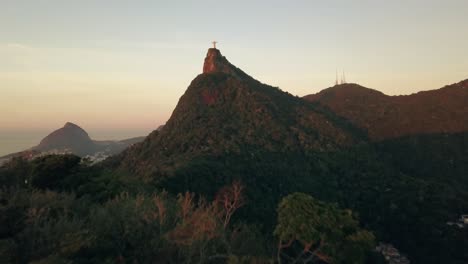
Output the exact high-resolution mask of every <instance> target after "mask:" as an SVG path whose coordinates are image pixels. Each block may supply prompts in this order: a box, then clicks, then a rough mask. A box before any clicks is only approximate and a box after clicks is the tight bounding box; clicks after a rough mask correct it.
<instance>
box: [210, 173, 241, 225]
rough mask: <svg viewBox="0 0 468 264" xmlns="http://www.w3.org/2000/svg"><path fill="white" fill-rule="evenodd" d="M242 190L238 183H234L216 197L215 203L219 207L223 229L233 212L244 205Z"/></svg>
mask: <svg viewBox="0 0 468 264" xmlns="http://www.w3.org/2000/svg"><path fill="white" fill-rule="evenodd" d="M244 188H245V187H244V185H243V184H242V183H241V182H240V181H234V182H233V183H232V184H231V185H230V186H226V187H224V188H222V189H221V190H220V191H219V192H218V194H217V195H216V199H215V203H216V204H217V205H218V206H220V207H221V210H220V216H221V218H222V221H223V226H224V228H226V227H227V225H228V224H229V222H230V221H231V217H232V215H233V214H234V212H235V211H237V209H239V208H240V207H242V206H243V205H244V204H245V197H244V193H243V191H244Z"/></svg>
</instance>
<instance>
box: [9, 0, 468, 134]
mask: <svg viewBox="0 0 468 264" xmlns="http://www.w3.org/2000/svg"><path fill="white" fill-rule="evenodd" d="M212 40H217V41H219V44H218V47H219V49H220V50H221V52H222V53H223V55H225V56H226V57H227V58H228V60H230V62H231V63H233V64H234V65H236V66H237V67H240V68H241V69H243V70H244V71H245V72H247V73H248V74H250V75H252V76H253V77H255V78H256V79H258V80H260V81H262V82H264V83H267V84H270V85H273V86H279V87H280V88H281V89H283V90H285V91H288V92H290V93H292V94H295V95H300V96H303V95H306V94H311V93H316V92H318V91H320V90H321V89H324V88H327V87H329V86H331V85H332V84H333V83H334V79H335V70H336V69H338V71H341V70H342V69H344V70H345V71H346V75H347V80H348V81H349V82H356V83H359V84H361V85H363V86H366V87H369V88H373V89H377V90H380V91H382V92H384V93H386V94H390V95H397V94H410V93H414V92H417V91H421V90H430V89H437V88H440V87H442V86H444V85H446V84H451V83H455V82H459V81H461V80H463V79H466V78H468V48H467V47H468V1H466V0H460V1H455V0H446V1H442V0H440V1H430V0H425V1H423V0H421V1H414V0H399V1H397V0H395V1H370V0H369V1H351V0H350V1H311V0H307V1H306V0H304V1H292V0H291V1H284V0H281V1H275V0H268V1H252V0H250V1H240V0H236V1H232V0H231V1H221V0H218V1H202V0H197V1H174V0H171V1H169V0H168V1H157V0H147V1H130V0H128V1H118V0H112V1H94V0H80V1H76V0H73V1H66V0H57V1H52V0H42V1H39V0H30V1H23V0H0V130H4V131H6V130H9V131H17V130H34V129H36V130H37V129H55V128H59V127H61V126H62V125H63V124H64V123H65V122H66V121H71V122H74V123H77V124H79V125H80V126H82V127H84V128H85V129H86V130H88V131H91V132H93V131H109V130H116V131H117V130H121V131H123V130H125V131H135V133H136V134H137V133H140V134H142V133H144V132H149V131H150V130H152V129H154V128H156V127H157V126H159V125H160V124H163V123H164V122H165V121H166V120H167V119H168V118H169V116H170V114H171V112H172V110H173V109H174V107H175V105H176V104H177V101H178V99H179V97H180V96H181V95H182V94H183V93H184V91H185V89H186V88H187V86H188V85H189V84H190V81H191V80H192V79H194V78H195V77H196V75H197V74H200V73H201V71H202V65H203V59H204V57H205V55H206V51H207V49H208V48H209V47H210V45H211V44H210V42H211V41H212ZM137 135H138V134H137Z"/></svg>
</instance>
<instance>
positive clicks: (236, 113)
mask: <svg viewBox="0 0 468 264" xmlns="http://www.w3.org/2000/svg"><path fill="white" fill-rule="evenodd" d="M361 140H362V136H361V133H360V132H359V131H358V130H356V129H354V128H353V127H352V126H350V124H348V123H347V122H345V121H343V120H342V119H341V118H339V117H337V116H336V115H334V114H333V113H331V112H330V111H327V110H324V109H322V108H321V107H319V106H315V105H313V104H309V103H307V102H304V101H303V100H301V99H300V98H297V97H294V96H292V95H290V94H288V93H286V92H283V91H281V90H280V89H278V88H275V87H271V86H268V85H266V84H262V83H260V82H259V81H257V80H255V79H253V78H252V77H250V76H249V75H247V74H246V73H244V72H243V71H242V70H240V69H238V68H237V67H235V66H233V65H232V64H231V63H229V62H228V60H227V59H226V58H225V57H224V56H222V55H221V52H220V51H219V50H217V49H213V48H212V49H209V50H208V53H207V56H206V59H205V62H204V66H203V73H202V74H200V75H199V76H197V77H196V78H195V79H194V80H193V81H192V82H191V84H190V86H189V87H188V88H187V90H186V92H185V94H184V95H183V96H182V97H181V98H180V100H179V102H178V104H177V106H176V108H175V110H174V112H173V113H172V116H171V118H170V119H169V121H168V122H167V123H166V125H165V126H164V128H163V129H161V130H160V131H154V132H153V133H152V134H150V135H149V136H148V138H147V139H146V140H145V141H144V142H142V143H141V144H138V145H136V146H135V147H133V148H131V149H130V150H129V151H127V152H125V153H124V155H123V157H122V165H121V167H122V168H124V169H128V170H129V171H131V172H134V173H136V174H139V175H146V176H147V175H153V174H154V175H156V174H158V173H161V172H164V173H166V172H167V171H172V170H174V169H176V168H177V167H178V166H180V165H181V164H184V163H185V162H187V161H189V160H191V159H193V158H195V157H199V156H203V155H215V156H220V155H226V154H240V153H248V152H249V150H250V149H255V150H258V149H261V150H265V151H270V152H302V151H308V150H313V151H332V150H336V149H338V148H340V147H345V146H350V145H353V144H355V143H357V142H359V141H361Z"/></svg>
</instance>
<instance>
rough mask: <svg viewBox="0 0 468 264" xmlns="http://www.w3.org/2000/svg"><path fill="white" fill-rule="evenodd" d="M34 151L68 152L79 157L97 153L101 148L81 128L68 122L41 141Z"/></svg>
mask: <svg viewBox="0 0 468 264" xmlns="http://www.w3.org/2000/svg"><path fill="white" fill-rule="evenodd" d="M33 149H34V150H37V151H40V152H45V151H51V150H68V151H70V152H71V153H74V154H76V155H79V156H83V155H88V154H92V153H94V152H96V151H97V150H98V149H99V147H98V146H97V145H96V144H95V143H94V141H93V140H92V139H91V138H90V137H89V136H88V133H86V131H84V130H83V129H82V128H81V127H79V126H77V125H75V124H73V123H70V122H67V123H66V124H65V125H64V126H63V127H62V128H59V129H57V130H55V131H54V132H52V133H50V134H49V135H48V136H46V137H45V138H44V139H42V140H41V142H40V143H39V145H38V146H36V147H34V148H33Z"/></svg>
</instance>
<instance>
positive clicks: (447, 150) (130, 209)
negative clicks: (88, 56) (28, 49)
mask: <svg viewBox="0 0 468 264" xmlns="http://www.w3.org/2000/svg"><path fill="white" fill-rule="evenodd" d="M464 87H466V83H463V82H462V83H461V84H460V85H458V86H456V87H455V88H450V89H449V90H450V91H451V89H454V90H457V89H462V90H463V89H465V88H464ZM335 90H336V93H335ZM456 92H457V93H458V90H457V91H456ZM342 93H343V94H344V95H343V97H344V98H347V99H344V102H346V103H349V105H346V107H349V109H345V110H344V112H340V111H338V110H339V109H341V108H334V107H333V106H334V104H332V103H330V104H326V103H325V102H328V101H326V99H327V98H328V99H330V102H334V100H335V99H336V98H337V95H336V94H338V95H339V96H338V97H340V96H342V95H341V94H342ZM348 93H349V94H351V95H349V94H348ZM348 96H350V97H349V98H348ZM317 98H319V99H320V100H319V99H317ZM340 98H341V97H340ZM350 98H353V100H354V101H352V100H351V99H350ZM309 99H310V100H312V102H310V101H307V100H304V99H302V98H298V97H294V96H292V95H290V94H288V93H285V92H283V91H281V90H279V89H278V88H275V87H271V86H268V85H266V84H262V83H260V82H259V81H257V80H255V79H253V78H252V77H250V76H249V75H247V74H246V73H244V72H243V71H242V70H240V69H239V68H237V67H235V66H233V65H232V64H231V63H229V62H228V61H227V59H226V58H225V57H223V56H222V55H221V53H220V51H219V50H217V49H210V50H208V54H207V57H206V59H205V62H204V66H203V73H202V74H200V75H199V76H197V77H196V78H195V79H194V80H193V81H192V83H191V84H190V86H189V87H188V89H187V91H186V92H185V93H184V95H183V96H182V97H181V98H180V100H179V103H178V104H177V107H176V108H175V110H174V112H173V114H172V116H171V118H170V119H169V121H168V122H167V124H166V125H165V126H164V127H163V128H161V129H158V130H155V131H154V132H152V133H151V134H150V135H149V136H148V137H147V138H146V139H145V140H144V141H143V142H140V143H137V144H134V145H133V146H131V147H130V148H128V149H126V150H125V151H124V152H123V153H121V154H119V155H117V156H115V157H113V158H110V159H108V160H106V161H105V162H103V163H100V164H98V165H95V166H88V165H87V163H86V162H83V161H81V160H80V159H79V158H77V157H74V156H70V155H66V156H46V157H42V158H40V159H34V160H32V161H25V160H22V159H14V160H12V161H11V162H9V163H7V164H5V165H4V166H3V167H1V168H0V184H2V187H4V188H3V190H2V192H1V193H0V194H1V196H0V201H2V203H1V206H0V210H1V214H0V215H1V218H0V220H1V221H2V222H1V223H0V226H2V227H3V226H6V227H8V228H4V229H0V231H1V232H0V243H1V244H0V245H1V249H2V251H1V252H0V254H2V256H5V259H8V260H13V261H12V262H16V263H25V262H33V261H37V262H41V261H42V262H43V263H44V262H45V263H47V262H53V261H55V262H67V261H74V262H77V263H90V262H91V263H106V262H107V263H114V262H119V263H124V262H132V263H192V262H197V263H272V262H273V263H275V262H277V263H294V262H297V263H385V262H383V261H384V260H383V259H382V256H380V255H379V254H377V252H375V251H373V250H372V248H373V247H374V246H375V243H376V242H385V243H391V244H393V245H395V246H396V247H397V248H398V249H399V250H401V252H403V253H404V254H405V255H407V256H408V258H409V259H410V260H411V262H412V263H456V264H458V263H460V264H461V263H467V261H468V252H467V251H466V248H467V246H468V233H467V232H468V231H467V230H468V229H467V228H458V227H457V226H454V225H447V222H454V221H457V219H458V218H459V217H460V215H461V214H465V213H468V180H467V177H468V173H466V172H467V171H468V155H467V149H468V144H467V143H468V142H467V137H466V131H464V130H463V129H462V128H463V125H464V124H462V123H463V119H456V120H455V121H454V122H455V123H456V124H461V125H460V126H457V128H460V130H459V131H458V130H457V132H459V133H457V134H452V133H438V134H436V133H434V132H455V130H450V131H439V130H437V129H435V130H428V131H427V133H425V132H424V133H423V132H421V131H422V130H421V129H423V128H424V126H423V125H425V124H426V123H424V122H423V121H421V122H422V123H421V124H423V125H421V126H418V129H419V130H405V129H404V128H405V126H404V125H401V127H402V129H401V130H395V131H396V132H398V133H400V134H398V133H396V132H391V133H389V134H379V133H380V132H379V131H380V130H373V129H374V125H370V124H373V122H375V123H378V122H379V121H378V120H379V118H381V116H386V113H387V112H386V111H387V110H385V111H383V110H382V111H383V113H380V112H379V111H381V108H382V109H400V106H398V107H396V108H393V106H388V108H387V105H391V104H392V102H391V100H393V99H389V98H388V96H385V95H384V94H381V93H379V92H377V91H372V90H368V89H365V88H362V87H359V86H357V85H346V86H343V87H334V88H332V89H331V90H328V92H327V91H325V92H323V93H322V94H321V95H320V96H319V95H317V96H316V97H314V98H309ZM328 99H327V100H328ZM405 100H407V99H405ZM339 101H340V100H339ZM409 101H411V100H409ZM340 102H341V101H340ZM356 102H361V103H356ZM460 104H461V103H460ZM423 105H424V104H423ZM440 105H442V103H441V104H440ZM340 107H344V106H341V105H340ZM366 107H367V108H366ZM460 109H461V111H464V110H463V109H464V108H463V107H462V105H460ZM348 110H349V111H348ZM347 111H348V112H347ZM359 111H362V113H361V112H359ZM366 111H369V112H366ZM395 111H396V110H395ZM398 111H399V110H398ZM437 111H439V110H437ZM437 111H436V112H437ZM357 112H359V113H361V114H359V115H357V114H356V115H355V113H357ZM390 112H391V111H390ZM442 112H443V111H442ZM343 113H352V115H349V116H348V115H347V114H343ZM391 113H393V112H391ZM402 113H403V112H402ZM452 114H453V115H454V116H457V118H458V112H457V113H455V112H453V113H452ZM376 115H377V116H378V118H376V117H375V116H376ZM408 115H409V117H408V118H415V120H416V121H418V120H419V119H418V117H417V116H414V117H412V116H411V114H408ZM441 115H442V114H441ZM354 116H356V119H353V118H351V117H354ZM436 116H437V117H439V115H438V114H437V115H436ZM357 117H359V118H357ZM459 118H464V117H459ZM391 120H393V119H391ZM416 121H415V122H416ZM405 122H406V121H405ZM402 124H405V123H404V122H403V123H402ZM441 127H443V126H441ZM382 131H385V129H383V130H382ZM408 131H409V132H408ZM378 132H379V133H378ZM413 132H414V133H417V134H413ZM420 132H421V133H420ZM367 134H368V135H369V137H368V136H367ZM403 135H406V136H404V137H402V136H403ZM384 139H385V140H384ZM63 234H66V235H63Z"/></svg>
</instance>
